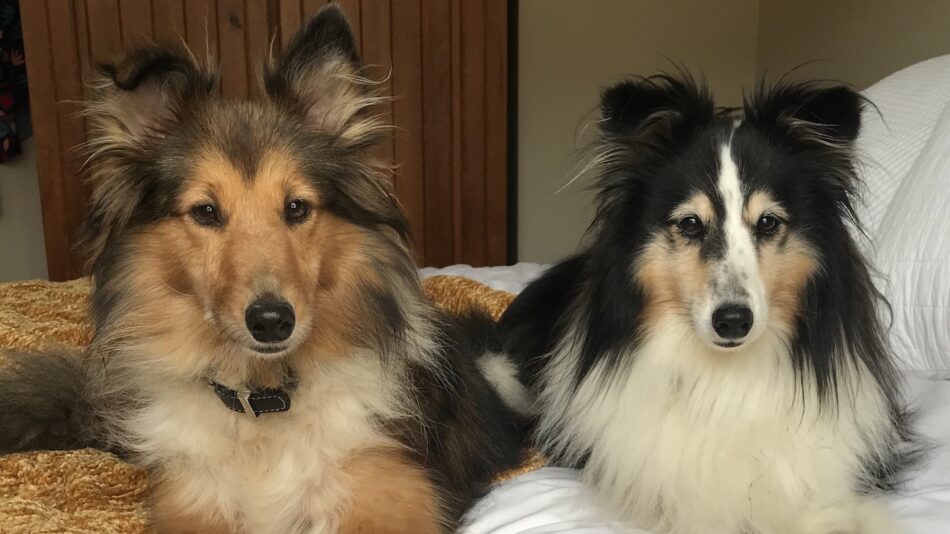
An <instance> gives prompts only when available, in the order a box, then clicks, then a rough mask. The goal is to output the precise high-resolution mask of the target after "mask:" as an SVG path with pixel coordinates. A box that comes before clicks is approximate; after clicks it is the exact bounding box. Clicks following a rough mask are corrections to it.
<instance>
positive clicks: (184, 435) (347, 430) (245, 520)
mask: <svg viewBox="0 0 950 534" xmlns="http://www.w3.org/2000/svg"><path fill="white" fill-rule="evenodd" d="M342 367H347V368H346V369H343V368H342ZM371 367H375V368H371ZM323 371H324V373H323V374H322V376H320V377H319V379H318V380H317V381H316V383H314V382H313V381H310V382H307V381H302V382H301V384H300V387H299V388H298V389H297V390H296V391H294V392H293V396H292V408H291V410H290V411H288V412H285V413H275V414H264V415H262V416H261V417H260V418H259V419H254V418H252V417H249V416H247V415H245V414H241V413H236V412H232V411H230V410H228V409H227V408H226V407H225V406H223V405H222V404H221V402H220V400H219V399H218V398H217V397H216V396H215V394H214V393H213V392H212V391H211V389H210V388H207V389H204V388H201V387H200V386H198V387H196V386H195V385H194V384H182V385H180V386H178V387H171V388H164V389H159V390H156V391H153V394H154V395H155V399H154V402H151V403H150V404H149V406H148V408H147V409H146V410H144V411H143V412H142V413H141V414H140V415H139V417H137V418H136V419H135V420H133V421H131V422H130V426H132V427H133V428H131V429H130V430H132V432H133V434H134V435H136V436H138V437H139V439H140V444H139V447H138V450H139V452H140V454H141V455H142V457H143V460H144V461H145V462H146V464H147V465H150V466H152V467H158V468H159V470H160V472H162V473H167V474H168V476H174V477H176V478H177V479H178V482H179V483H178V484H176V487H178V488H180V489H181V493H182V494H181V495H177V496H176V499H178V501H179V503H180V504H182V505H183V506H193V507H194V509H195V510H196V511H198V510H201V511H207V510H215V509H216V510H219V511H220V513H221V516H222V518H223V519H224V520H226V521H227V522H228V523H229V524H231V525H242V527H243V530H242V531H244V532H248V533H255V534H256V533H262V534H263V533H274V534H277V533H288V532H300V533H304V532H306V533H322V532H335V531H336V528H337V521H338V520H339V515H340V512H341V509H342V507H343V506H344V505H345V503H346V500H347V498H348V496H349V488H348V486H347V479H346V477H345V475H344V473H343V471H342V465H343V463H344V462H345V460H346V458H347V457H348V456H350V455H351V454H352V453H354V452H355V451H359V450H363V449H367V448H372V447H374V446H381V445H391V443H388V442H387V441H386V438H385V437H384V436H383V435H382V434H381V432H380V429H379V428H378V423H377V422H376V418H375V417H374V415H381V416H383V417H385V416H388V415H392V414H391V413H387V412H391V411H392V407H393V405H394V402H393V401H394V398H395V391H394V389H395V388H394V387H393V386H392V384H389V383H386V382H385V381H383V380H382V379H381V378H380V377H383V376H385V375H384V373H382V372H380V369H379V363H378V362H373V361H371V360H369V359H367V360H365V361H364V362H359V361H356V360H351V361H350V362H349V363H348V364H346V365H345V366H339V368H332V366H331V367H330V368H328V369H325V370H323ZM335 372H340V373H348V374H350V376H349V379H347V380H344V379H342V377H335V376H334V374H335ZM352 373H358V374H360V375H363V378H362V379H360V380H353V379H352V378H353V377H352ZM353 384H361V386H360V387H358V388H356V389H354V388H353V387H352V386H353ZM205 513H206V512H205Z"/></svg>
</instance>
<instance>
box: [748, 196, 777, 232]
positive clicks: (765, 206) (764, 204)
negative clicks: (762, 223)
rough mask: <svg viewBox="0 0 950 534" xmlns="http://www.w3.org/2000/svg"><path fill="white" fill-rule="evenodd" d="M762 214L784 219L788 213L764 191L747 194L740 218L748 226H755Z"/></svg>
mask: <svg viewBox="0 0 950 534" xmlns="http://www.w3.org/2000/svg"><path fill="white" fill-rule="evenodd" d="M763 215H772V216H775V217H778V218H779V219H786V218H787V217H788V213H787V212H786V211H785V208H783V207H782V206H781V205H780V204H778V203H777V202H775V200H773V199H772V196H771V195H769V194H768V193H766V192H764V191H755V192H754V193H752V194H751V195H749V199H748V200H747V201H746V204H745V210H744V211H743V212H742V220H743V221H745V223H746V224H747V225H749V227H750V228H755V225H756V223H757V222H758V221H759V217H762V216H763Z"/></svg>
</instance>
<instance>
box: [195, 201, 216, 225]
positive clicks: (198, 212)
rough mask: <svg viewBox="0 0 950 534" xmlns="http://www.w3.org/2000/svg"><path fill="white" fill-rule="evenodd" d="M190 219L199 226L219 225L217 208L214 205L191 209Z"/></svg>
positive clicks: (200, 205)
mask: <svg viewBox="0 0 950 534" xmlns="http://www.w3.org/2000/svg"><path fill="white" fill-rule="evenodd" d="M191 218H192V219H194V220H195V222H196V223H198V224H200V225H201V226H217V225H219V224H221V217H220V215H219V213H218V208H216V207H214V204H198V205H197V206H195V207H193V208H191Z"/></svg>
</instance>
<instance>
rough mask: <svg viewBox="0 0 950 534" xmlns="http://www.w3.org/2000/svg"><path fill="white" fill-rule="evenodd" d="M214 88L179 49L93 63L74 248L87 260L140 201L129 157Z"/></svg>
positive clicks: (142, 188) (139, 179) (142, 192)
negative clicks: (84, 188) (82, 205)
mask: <svg viewBox="0 0 950 534" xmlns="http://www.w3.org/2000/svg"><path fill="white" fill-rule="evenodd" d="M216 90H217V76H216V74H215V73H213V72H211V71H208V70H205V69H203V68H202V67H200V66H199V65H198V63H197V61H196V60H195V59H194V57H193V56H192V55H191V54H190V53H189V52H188V51H187V50H185V49H184V48H176V47H172V46H159V45H152V46H148V47H143V48H139V49H137V50H135V51H133V52H131V53H130V54H129V55H128V56H126V58H125V59H124V60H122V61H119V62H116V63H107V64H104V65H102V66H100V67H99V71H98V76H97V78H96V79H95V80H94V82H93V85H92V93H91V96H90V98H89V100H88V101H87V102H86V106H85V110H84V112H83V113H84V115H85V117H86V118H87V119H88V121H89V125H90V132H89V139H88V141H87V142H86V144H85V152H86V156H87V160H86V166H85V167H86V170H87V171H88V174H89V181H90V183H91V186H92V195H91V198H90V202H89V211H88V213H87V215H86V218H85V220H84V222H83V225H82V227H81V228H80V247H81V249H82V251H83V253H84V255H85V256H87V258H88V260H89V262H90V264H94V263H95V260H96V259H97V258H98V257H99V256H100V255H101V254H102V251H103V249H104V248H105V246H106V244H107V243H108V242H109V241H110V240H112V239H114V238H115V237H116V236H117V235H118V234H120V233H121V232H122V231H123V229H124V228H125V227H126V226H127V224H128V222H129V220H130V219H131V218H132V216H133V214H134V213H135V210H136V209H137V208H138V207H139V206H140V205H141V204H142V203H143V202H145V201H146V200H147V198H146V197H147V195H148V190H147V186H146V181H145V180H144V179H143V176H141V175H140V174H141V173H140V172H139V170H138V169H137V168H135V165H136V162H138V161H141V160H142V159H143V157H142V156H143V154H146V153H147V152H148V151H149V145H150V142H152V141H154V140H156V139H160V138H162V137H164V136H165V135H167V132H168V131H169V128H170V127H171V126H172V125H174V123H175V121H176V120H177V117H179V116H180V114H181V113H182V110H183V109H184V108H185V107H186V106H188V105H190V104H191V103H192V102H193V101H195V100H198V99H203V98H207V97H208V96H210V95H211V94H213V93H214V92H215V91H216Z"/></svg>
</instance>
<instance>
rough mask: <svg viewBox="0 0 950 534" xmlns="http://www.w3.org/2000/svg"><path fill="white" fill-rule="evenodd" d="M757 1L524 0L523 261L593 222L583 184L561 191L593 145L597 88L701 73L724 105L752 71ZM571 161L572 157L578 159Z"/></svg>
mask: <svg viewBox="0 0 950 534" xmlns="http://www.w3.org/2000/svg"><path fill="white" fill-rule="evenodd" d="M757 20H758V1H757V0H722V1H716V2H710V1H708V0H671V1H665V2H660V1H655V0H521V2H520V10H519V36H518V41H519V42H518V53H519V59H518V61H519V65H518V69H519V73H518V77H519V80H518V84H519V85H518V146H519V148H518V193H517V194H518V221H517V222H518V259H519V260H520V261H537V262H548V261H553V260H556V259H558V258H560V257H562V256H564V255H566V254H569V253H571V252H573V251H575V250H576V248H577V245H578V241H579V239H580V238H581V235H582V234H583V232H584V230H585V229H586V227H587V224H588V221H589V220H590V217H591V213H592V209H591V195H590V194H589V193H588V192H585V191H583V189H584V185H586V184H587V183H589V181H588V180H583V179H582V180H579V181H578V182H576V183H575V184H574V185H572V186H571V187H569V188H568V189H567V190H565V191H562V192H561V193H559V194H555V191H556V190H557V189H558V187H559V186H560V185H562V184H564V183H565V181H566V179H567V177H568V175H569V174H570V171H571V170H572V168H574V167H575V166H576V162H577V157H576V153H577V151H578V149H579V148H581V147H582V146H583V145H584V144H586V142H587V141H588V140H589V138H588V137H584V136H580V135H579V133H580V131H581V130H582V129H583V126H584V124H585V122H586V121H585V119H587V120H589V119H590V118H592V117H593V114H592V112H593V110H594V109H595V107H596V104H597V101H598V95H599V92H600V90H601V89H602V88H603V87H604V86H606V85H609V84H611V83H613V82H616V81H618V80H620V79H621V78H622V76H623V75H625V74H645V73H652V72H656V71H657V70H658V69H666V70H670V69H671V68H672V65H671V63H670V60H675V61H677V62H681V63H683V64H685V65H686V67H687V68H689V69H690V70H691V71H693V72H695V73H699V72H704V73H705V75H706V78H707V79H708V81H709V84H710V86H711V87H712V89H713V90H714V92H715V93H716V94H717V95H719V97H720V100H721V103H723V104H725V105H731V104H736V103H738V102H739V101H740V97H741V88H742V87H745V86H748V85H749V84H750V83H751V82H752V79H753V76H754V73H755V48H756V47H755V43H756V26H757ZM572 155H575V156H572Z"/></svg>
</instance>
